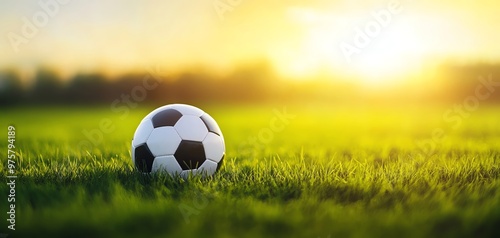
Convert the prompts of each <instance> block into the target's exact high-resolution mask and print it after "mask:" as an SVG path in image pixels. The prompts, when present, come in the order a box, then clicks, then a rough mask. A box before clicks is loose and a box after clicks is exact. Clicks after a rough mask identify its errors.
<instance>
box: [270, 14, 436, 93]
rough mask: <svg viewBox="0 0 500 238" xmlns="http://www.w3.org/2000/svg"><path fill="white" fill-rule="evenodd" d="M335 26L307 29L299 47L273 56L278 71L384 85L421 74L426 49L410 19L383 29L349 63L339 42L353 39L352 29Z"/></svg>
mask: <svg viewBox="0 0 500 238" xmlns="http://www.w3.org/2000/svg"><path fill="white" fill-rule="evenodd" d="M316 18H320V17H316ZM342 19H343V20H349V18H346V17H344V18H342ZM335 22H336V21H335V20H331V21H330V22H326V23H325V22H319V23H316V24H313V25H309V26H308V28H307V30H305V31H304V33H303V35H302V36H301V39H300V44H298V46H296V47H294V48H293V49H287V50H281V54H275V55H274V56H275V59H276V60H275V61H277V65H278V68H279V69H281V70H280V71H281V72H284V73H285V74H287V75H292V76H298V77H301V76H302V77H304V76H312V75H317V73H318V72H323V73H324V72H325V71H328V72H330V73H331V74H332V75H336V76H338V75H341V76H349V77H346V78H351V79H352V78H356V79H357V80H359V82H360V83H367V84H387V83H395V81H404V80H406V78H407V77H405V76H407V75H410V74H414V73H416V72H418V71H419V70H421V67H422V65H423V59H424V56H425V55H426V53H427V52H428V50H429V49H428V48H427V44H426V42H425V37H422V34H421V33H419V27H417V26H418V24H417V25H415V24H413V22H412V21H411V19H409V20H407V19H400V20H399V21H398V22H395V23H393V24H392V25H389V26H388V27H385V28H383V29H382V30H381V32H380V34H378V35H377V36H376V37H373V38H371V39H370V43H369V44H367V45H366V46H364V47H360V48H359V51H358V52H356V53H355V54H352V56H351V58H350V59H346V56H345V54H344V53H343V51H342V50H341V48H340V47H339V42H342V41H345V39H346V38H349V37H350V36H351V35H353V34H354V32H355V29H352V28H350V29H345V28H342V27H341V26H339V25H338V24H337V25H336V23H335ZM346 35H347V36H348V37H346ZM351 39H352V37H351ZM283 52H286V53H283Z"/></svg>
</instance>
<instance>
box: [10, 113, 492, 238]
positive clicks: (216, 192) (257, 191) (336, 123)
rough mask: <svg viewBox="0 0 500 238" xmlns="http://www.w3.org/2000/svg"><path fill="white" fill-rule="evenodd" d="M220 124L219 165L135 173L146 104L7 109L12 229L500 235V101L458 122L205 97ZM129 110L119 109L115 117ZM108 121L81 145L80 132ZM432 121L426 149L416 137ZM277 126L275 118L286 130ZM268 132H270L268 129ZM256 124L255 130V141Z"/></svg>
mask: <svg viewBox="0 0 500 238" xmlns="http://www.w3.org/2000/svg"><path fill="white" fill-rule="evenodd" d="M202 108H203V109H204V110H205V111H207V112H209V113H210V114H211V115H212V116H213V117H214V118H215V119H216V120H217V121H218V123H219V125H220V127H221V129H222V131H223V133H224V137H225V140H226V159H225V164H224V166H223V167H222V169H221V170H220V171H219V172H218V173H217V174H216V175H215V176H213V177H210V178H207V179H203V178H200V177H193V178H189V179H187V180H183V179H180V178H170V177H169V176H167V175H155V176H150V175H142V174H140V173H138V172H135V171H134V168H133V166H132V162H131V159H130V154H129V150H130V141H131V139H132V135H133V133H134V131H135V129H136V126H137V125H138V123H139V121H140V120H141V119H142V117H143V116H145V115H146V114H147V113H148V112H149V111H150V110H151V109H152V108H143V109H140V110H138V109H131V111H130V114H128V115H121V114H120V113H114V112H112V111H111V110H110V109H109V108H97V109H96V108H56V107H54V108H17V109H14V108H12V109H2V116H1V117H0V122H1V123H0V125H1V126H2V128H1V130H0V131H2V133H3V135H2V134H0V137H4V139H2V140H0V157H1V158H2V165H1V166H2V172H1V173H2V177H4V178H5V177H6V176H7V175H8V174H7V168H6V163H7V162H6V157H7V126H8V125H10V124H13V125H15V126H16V131H17V138H16V142H15V145H16V148H15V150H16V152H17V155H18V158H17V159H16V161H17V164H16V166H17V167H16V174H17V175H18V178H17V181H16V203H15V204H16V231H10V230H8V229H7V225H8V222H7V221H6V219H7V214H6V210H7V206H8V205H7V203H6V202H5V201H6V199H7V195H8V193H9V189H8V187H7V185H6V183H2V184H1V185H0V194H1V196H3V198H0V199H1V200H2V201H3V202H2V203H1V211H2V213H1V214H3V215H2V216H3V217H2V219H0V221H1V222H0V233H7V234H9V237H252V238H255V237H313V238H316V237H472V236H474V237H480V236H481V237H500V229H499V225H500V124H499V122H500V110H499V108H496V107H490V106H486V105H484V106H483V105H482V107H481V108H480V110H478V111H475V112H473V113H471V116H470V117H468V118H463V120H462V124H461V125H460V126H459V127H457V128H454V127H453V125H452V124H450V123H447V122H446V121H443V119H442V114H443V112H444V111H445V110H446V109H447V107H446V106H442V107H441V106H435V107H433V108H425V107H416V106H415V107H412V106H407V107H393V108H391V107H385V108H384V107H378V108H364V107H360V106H350V107H347V106H318V105H314V106H312V105H301V106H298V105H291V106H288V107H287V109H286V110H287V112H288V113H291V114H294V115H295V117H294V118H293V119H290V120H289V121H287V123H284V124H283V125H284V127H283V128H280V130H274V131H273V130H271V128H270V121H272V120H273V118H274V117H275V113H274V112H273V110H279V111H282V110H283V106H282V105H279V106H276V107H274V106H271V105H266V106H245V107H241V106H240V107H236V106H223V107H215V106H207V107H202ZM121 116H123V117H121ZM106 118H107V119H109V120H110V121H111V122H112V127H113V129H114V130H113V131H112V132H108V133H103V139H102V141H95V142H96V143H95V145H93V146H92V148H90V147H89V149H88V150H87V151H81V150H78V146H77V145H78V144H81V143H82V141H88V139H87V138H86V137H85V136H84V134H83V133H82V130H87V131H89V130H94V129H98V128H99V122H100V121H102V120H103V119H104V120H107V119H106ZM435 128H441V129H443V131H444V134H445V136H446V137H445V138H444V139H442V140H439V141H438V142H437V143H436V144H435V145H436V149H435V150H434V151H433V153H423V152H422V150H421V149H419V147H418V144H419V141H425V140H428V139H430V138H431V134H432V132H433V130H434V129H435ZM281 129H282V130H281ZM270 131H271V132H272V133H271V134H269V132H270ZM259 135H260V137H261V138H260V139H259Z"/></svg>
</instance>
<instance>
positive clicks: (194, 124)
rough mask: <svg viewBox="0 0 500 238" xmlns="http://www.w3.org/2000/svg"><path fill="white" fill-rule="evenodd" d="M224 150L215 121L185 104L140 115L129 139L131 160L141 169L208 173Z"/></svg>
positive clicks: (219, 165) (145, 170) (213, 168)
mask: <svg viewBox="0 0 500 238" xmlns="http://www.w3.org/2000/svg"><path fill="white" fill-rule="evenodd" d="M224 154H225V145H224V137H223V136H222V132H221V130H220V128H219V126H218V125H217V122H215V120H214V119H213V118H212V117H211V116H210V115H208V114H207V113H205V112H204V111H202V110H201V109H199V108H197V107H193V106H190V105H185V104H170V105H166V106H163V107H160V108H157V109H155V110H154V111H152V112H151V113H149V114H148V115H147V116H146V117H145V118H144V119H142V121H141V123H140V124H139V126H138V127H137V130H136V131H135V134H134V138H133V139H132V162H133V163H134V165H135V167H136V168H137V169H138V170H139V171H141V172H143V173H150V172H167V173H169V174H170V175H172V176H175V175H177V174H178V175H180V176H182V177H187V176H188V175H189V174H190V173H192V174H193V175H194V174H202V175H203V176H208V175H212V174H214V173H215V171H217V170H218V169H219V168H220V167H221V164H222V161H223V159H224Z"/></svg>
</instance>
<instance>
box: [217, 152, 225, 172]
mask: <svg viewBox="0 0 500 238" xmlns="http://www.w3.org/2000/svg"><path fill="white" fill-rule="evenodd" d="M225 156H226V155H225V154H224V155H222V158H221V159H220V161H219V163H217V169H215V170H216V171H219V169H220V168H221V167H222V163H223V162H224V157H225Z"/></svg>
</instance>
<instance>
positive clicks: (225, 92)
mask: <svg viewBox="0 0 500 238" xmlns="http://www.w3.org/2000/svg"><path fill="white" fill-rule="evenodd" d="M155 77H160V78H161V80H156V79H155ZM30 81H31V83H30V84H29V85H26V83H24V84H23V82H22V81H21V79H20V77H19V75H18V74H17V73H16V72H15V71H13V70H11V71H5V72H0V106H15V105H20V104H30V105H37V104H40V105H42V104H43V105H45V104H57V105H65V104H71V105H74V104H110V103H111V102H113V101H115V100H117V99H119V100H121V99H122V98H123V97H132V98H133V99H135V101H138V100H139V101H141V102H144V103H160V102H162V103H170V102H185V103H196V102H236V103H237V102H254V101H266V100H268V99H270V98H274V97H275V96H276V95H277V94H278V93H280V92H279V91H280V90H278V88H279V85H281V84H280V82H279V81H278V80H276V77H275V75H274V73H273V71H272V70H271V68H270V67H268V65H267V64H257V65H250V66H247V67H241V68H239V69H237V70H235V71H233V72H232V73H231V74H230V75H227V76H226V77H224V78H216V76H214V75H213V74H210V73H206V72H204V71H203V70H200V71H194V70H192V71H189V72H184V73H180V74H176V75H174V76H168V75H167V76H153V75H150V74H149V73H147V72H145V73H142V74H125V75H122V76H119V77H116V78H111V79H110V78H106V77H105V76H103V75H102V74H99V73H90V74H76V75H75V76H73V77H72V78H70V79H67V80H63V79H62V78H61V77H60V76H59V75H58V74H57V73H56V72H55V71H52V70H50V69H45V68H41V69H39V70H38V71H37V72H36V74H35V76H34V78H33V79H32V80H30Z"/></svg>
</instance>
